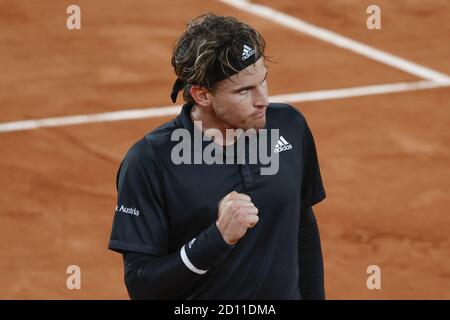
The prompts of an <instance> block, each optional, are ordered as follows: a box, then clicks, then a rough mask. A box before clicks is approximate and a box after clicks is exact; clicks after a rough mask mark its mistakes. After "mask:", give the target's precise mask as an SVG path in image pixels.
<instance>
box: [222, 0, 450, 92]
mask: <svg viewBox="0 0 450 320" xmlns="http://www.w3.org/2000/svg"><path fill="white" fill-rule="evenodd" d="M218 1H221V2H223V3H225V4H228V5H230V6H233V7H235V8H238V9H240V10H242V11H246V12H249V13H251V14H254V15H257V16H260V17H263V18H266V19H269V20H272V21H274V22H276V23H278V24H280V25H282V26H285V27H288V28H291V29H294V30H296V31H299V32H302V33H305V34H307V35H309V36H311V37H314V38H317V39H320V40H322V41H325V42H328V43H331V44H334V45H336V46H338V47H341V48H344V49H347V50H350V51H353V52H355V53H357V54H360V55H362V56H365V57H367V58H369V59H372V60H375V61H378V62H381V63H384V64H386V65H389V66H391V67H394V68H397V69H399V70H402V71H405V72H408V73H410V74H413V75H415V76H417V77H419V78H423V79H427V80H431V81H435V82H442V83H445V82H447V81H449V80H450V77H449V76H448V75H446V74H444V73H440V72H437V71H434V70H432V69H430V68H427V67H424V66H421V65H418V64H416V63H414V62H411V61H408V60H405V59H403V58H400V57H398V56H395V55H392V54H390V53H387V52H385V51H381V50H378V49H375V48H373V47H370V46H368V45H365V44H363V43H360V42H357V41H355V40H352V39H350V38H347V37H344V36H341V35H340V34H337V33H335V32H332V31H329V30H327V29H324V28H319V27H317V26H314V25H312V24H310V23H308V22H306V21H303V20H301V19H298V18H294V17H292V16H290V15H287V14H285V13H282V12H279V11H276V10H274V9H272V8H270V7H267V6H263V5H260V4H254V3H250V2H248V1H242V0H218Z"/></svg>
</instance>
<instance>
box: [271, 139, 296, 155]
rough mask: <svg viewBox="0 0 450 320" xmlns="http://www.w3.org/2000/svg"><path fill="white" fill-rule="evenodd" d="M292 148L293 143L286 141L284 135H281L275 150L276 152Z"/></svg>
mask: <svg viewBox="0 0 450 320" xmlns="http://www.w3.org/2000/svg"><path fill="white" fill-rule="evenodd" d="M289 149H292V145H291V144H290V143H289V142H287V141H286V139H285V138H283V136H280V139H278V143H277V144H276V145H275V149H274V150H273V151H274V152H275V153H278V152H281V151H286V150H289Z"/></svg>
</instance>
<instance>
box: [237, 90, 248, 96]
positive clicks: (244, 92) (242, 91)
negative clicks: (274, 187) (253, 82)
mask: <svg viewBox="0 0 450 320" xmlns="http://www.w3.org/2000/svg"><path fill="white" fill-rule="evenodd" d="M247 93H248V90H241V91H239V94H240V95H241V96H245V95H246V94H247Z"/></svg>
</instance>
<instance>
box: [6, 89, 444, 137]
mask: <svg viewBox="0 0 450 320" xmlns="http://www.w3.org/2000/svg"><path fill="white" fill-rule="evenodd" d="M446 86H450V81H449V82H446V83H436V82H432V81H418V82H406V83H390V84H381V85H372V86H362V87H353V88H343V89H333V90H320V91H311V92H300V93H291V94H282V95H275V96H271V97H269V100H270V101H271V102H280V103H292V102H306V101H319V100H330V99H343V98H351V97H359V96H368V95H375V94H387V93H395V92H405V91H415V90H424V89H433V88H439V87H446ZM180 110H181V106H179V105H177V106H165V107H155V108H146V109H129V110H122V111H113V112H105V113H97V114H90V115H77V116H66V117H55V118H46V119H37V120H24V121H13V122H4V123H0V133H2V132H12V131H24V130H32V129H39V128H48V127H62V126H68V125H80V124H86V123H96V122H110V121H122V120H135V119H145V118H158V117H166V116H174V115H178V114H179V113H180Z"/></svg>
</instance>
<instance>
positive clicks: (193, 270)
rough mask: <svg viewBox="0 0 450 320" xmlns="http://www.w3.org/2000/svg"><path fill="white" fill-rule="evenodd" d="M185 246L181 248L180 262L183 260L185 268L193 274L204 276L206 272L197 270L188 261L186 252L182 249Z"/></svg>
mask: <svg viewBox="0 0 450 320" xmlns="http://www.w3.org/2000/svg"><path fill="white" fill-rule="evenodd" d="M184 247H185V246H183V247H182V248H181V251H180V254H181V260H183V262H184V264H185V265H186V267H188V268H189V270H191V271H192V272H194V273H197V274H205V273H206V272H208V270H200V269H197V268H196V267H195V266H194V265H193V264H192V263H191V262H190V261H189V258H188V256H187V255H186V250H185V249H184Z"/></svg>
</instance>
